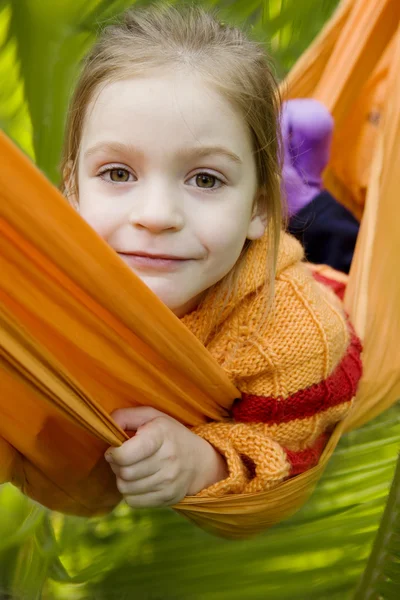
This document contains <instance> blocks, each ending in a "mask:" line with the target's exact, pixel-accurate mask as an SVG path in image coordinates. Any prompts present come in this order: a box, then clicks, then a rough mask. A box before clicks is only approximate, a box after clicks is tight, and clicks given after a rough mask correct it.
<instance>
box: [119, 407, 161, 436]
mask: <svg viewBox="0 0 400 600" xmlns="http://www.w3.org/2000/svg"><path fill="white" fill-rule="evenodd" d="M165 416H166V415H164V413H162V412H161V411H159V410H156V409H155V408H151V406H137V407H134V408H132V407H131V408H119V409H118V410H115V411H114V412H113V413H111V417H112V419H113V420H114V421H115V422H116V424H117V425H119V426H120V427H121V429H123V430H124V431H136V430H137V429H139V427H141V426H142V425H145V424H146V423H148V422H149V421H153V419H156V418H157V417H165Z"/></svg>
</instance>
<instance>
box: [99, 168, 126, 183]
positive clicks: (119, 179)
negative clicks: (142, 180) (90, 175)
mask: <svg viewBox="0 0 400 600" xmlns="http://www.w3.org/2000/svg"><path fill="white" fill-rule="evenodd" d="M99 176H100V177H101V178H102V179H105V180H106V181H108V182H110V183H127V182H128V181H133V176H132V174H131V173H130V172H129V171H128V169H123V168H122V167H115V168H114V169H105V170H104V171H102V172H101V173H100V174H99Z"/></svg>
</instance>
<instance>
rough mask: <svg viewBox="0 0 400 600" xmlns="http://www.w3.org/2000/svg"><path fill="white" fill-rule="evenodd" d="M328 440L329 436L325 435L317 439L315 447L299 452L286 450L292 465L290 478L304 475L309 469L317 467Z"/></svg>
mask: <svg viewBox="0 0 400 600" xmlns="http://www.w3.org/2000/svg"><path fill="white" fill-rule="evenodd" d="M328 438H329V434H328V433H323V434H322V435H320V436H319V438H317V441H316V442H315V444H314V445H313V446H311V447H310V448H306V449H305V450H300V451H298V452H292V451H291V450H286V449H285V451H286V454H287V459H288V461H289V463H290V464H291V469H290V476H293V475H298V474H299V473H304V471H308V469H311V468H312V467H315V466H316V465H317V464H318V461H319V459H320V456H321V454H322V452H323V450H324V448H325V446H326V442H327V441H328Z"/></svg>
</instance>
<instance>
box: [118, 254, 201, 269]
mask: <svg viewBox="0 0 400 600" xmlns="http://www.w3.org/2000/svg"><path fill="white" fill-rule="evenodd" d="M117 254H118V255H119V256H120V257H121V258H122V260H123V261H124V263H125V264H127V265H128V266H129V267H131V268H132V269H134V270H138V271H158V272H161V271H163V272H171V271H176V270H178V269H179V268H180V267H182V266H183V265H184V264H186V263H188V262H189V261H190V260H191V259H190V258H182V257H181V256H173V255H171V254H148V253H147V252H118V253H117Z"/></svg>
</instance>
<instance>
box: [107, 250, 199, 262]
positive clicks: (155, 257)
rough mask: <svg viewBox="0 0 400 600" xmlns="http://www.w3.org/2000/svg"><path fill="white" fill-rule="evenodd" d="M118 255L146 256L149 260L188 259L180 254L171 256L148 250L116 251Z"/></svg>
mask: <svg viewBox="0 0 400 600" xmlns="http://www.w3.org/2000/svg"><path fill="white" fill-rule="evenodd" d="M118 254H119V255H120V256H135V257H139V258H148V259H151V260H178V261H184V260H190V259H188V258H183V257H181V256H173V255H172V254H149V253H148V252H118Z"/></svg>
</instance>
